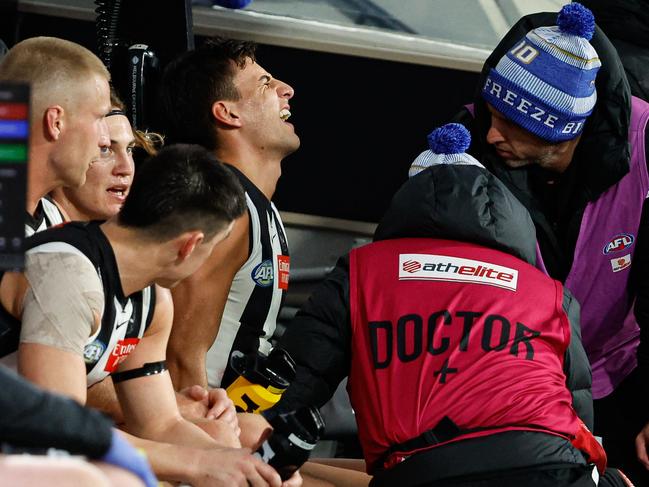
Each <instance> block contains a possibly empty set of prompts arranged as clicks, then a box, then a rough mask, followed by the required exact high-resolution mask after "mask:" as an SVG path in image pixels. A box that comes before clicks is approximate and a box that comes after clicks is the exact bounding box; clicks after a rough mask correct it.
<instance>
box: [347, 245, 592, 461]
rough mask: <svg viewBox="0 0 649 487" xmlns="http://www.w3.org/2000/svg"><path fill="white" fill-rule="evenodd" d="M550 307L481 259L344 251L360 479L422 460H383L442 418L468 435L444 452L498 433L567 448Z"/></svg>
mask: <svg viewBox="0 0 649 487" xmlns="http://www.w3.org/2000/svg"><path fill="white" fill-rule="evenodd" d="M562 303H563V288H562V286H561V284H560V283H559V282H557V281H554V280H552V279H550V278H548V277H547V276H545V275H544V274H543V273H542V272H541V271H539V270H538V269H535V268H534V267H533V266H531V265H529V264H527V263H525V262H523V261H521V260H519V259H517V258H515V257H513V256H511V255H508V254H505V253H502V252H499V251H496V250H493V249H489V248H486V247H481V246H477V245H473V244H465V243H460V242H452V241H448V240H437V239H399V240H386V241H380V242H376V243H373V244H370V245H367V246H364V247H361V248H358V249H355V250H352V252H351V254H350V312H351V326H352V345H351V347H352V348H351V366H350V371H351V372H350V376H349V384H348V391H349V392H350V398H351V402H352V405H353V407H354V409H355V412H356V416H357V423H358V429H359V438H360V442H361V445H362V447H363V453H364V456H365V460H366V464H367V466H368V471H370V472H372V471H374V470H375V469H377V468H380V467H389V466H392V465H394V464H396V463H397V462H399V461H401V460H403V459H404V458H405V457H406V456H407V455H409V454H411V453H414V452H416V451H421V450H423V449H428V448H432V447H433V446H426V447H424V448H419V449H417V450H415V451H398V450H397V451H394V450H390V449H391V447H393V446H394V445H400V444H403V443H405V442H408V441H409V440H412V439H414V438H416V437H418V436H420V435H422V434H423V433H424V432H425V431H427V430H430V429H433V428H435V427H436V426H438V425H440V424H441V422H442V420H443V419H444V418H447V419H450V420H451V421H452V422H453V423H455V425H457V427H458V428H460V430H465V431H467V430H470V431H471V432H466V433H464V434H460V435H458V436H456V437H454V438H453V439H450V440H448V441H456V440H458V439H464V438H469V437H475V436H481V435H487V434H493V433H496V432H499V431H507V430H533V431H544V432H548V433H551V434H556V435H559V436H564V437H566V438H571V437H572V436H573V435H574V434H575V433H576V432H577V430H578V429H579V420H578V418H577V415H576V413H575V412H574V410H573V408H572V398H571V395H570V392H569V391H568V389H567V387H566V377H565V375H564V373H563V360H564V354H565V352H566V349H567V346H568V344H569V341H570V323H569V321H568V318H567V316H566V315H565V313H564V311H563V307H562ZM439 444H444V442H441V443H439ZM389 450H390V451H389Z"/></svg>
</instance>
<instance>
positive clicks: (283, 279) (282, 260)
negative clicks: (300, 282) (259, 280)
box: [277, 255, 291, 291]
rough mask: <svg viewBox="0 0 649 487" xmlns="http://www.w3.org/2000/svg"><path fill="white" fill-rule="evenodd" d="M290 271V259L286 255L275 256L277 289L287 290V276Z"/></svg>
mask: <svg viewBox="0 0 649 487" xmlns="http://www.w3.org/2000/svg"><path fill="white" fill-rule="evenodd" d="M290 269H291V258H290V257H289V256H288V255H278V256H277V278H278V279H277V280H278V282H277V288H278V289H283V290H284V291H286V290H287V289H288V274H289V271H290Z"/></svg>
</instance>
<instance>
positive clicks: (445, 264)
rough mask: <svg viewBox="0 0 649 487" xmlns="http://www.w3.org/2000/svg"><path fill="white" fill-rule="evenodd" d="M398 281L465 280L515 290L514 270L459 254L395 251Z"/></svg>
mask: <svg viewBox="0 0 649 487" xmlns="http://www.w3.org/2000/svg"><path fill="white" fill-rule="evenodd" d="M399 280H400V281H451V282H467V283H473V284H484V285H487V286H495V287H500V288H504V289H509V290H510V291H516V288H517V286H518V271H517V270H516V269H510V268H509V267H504V266H500V265H496V264H492V263H491V262H482V261H479V260H472V259H463V258H461V257H450V256H447V255H435V254H399Z"/></svg>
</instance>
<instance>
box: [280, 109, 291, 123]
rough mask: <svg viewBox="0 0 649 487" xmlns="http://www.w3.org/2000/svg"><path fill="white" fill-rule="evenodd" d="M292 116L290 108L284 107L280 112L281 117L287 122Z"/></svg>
mask: <svg viewBox="0 0 649 487" xmlns="http://www.w3.org/2000/svg"><path fill="white" fill-rule="evenodd" d="M290 116H291V112H290V111H289V110H288V108H282V110H281V111H280V112H279V118H281V119H282V120H283V121H284V122H286V121H287V120H288V119H289V117H290Z"/></svg>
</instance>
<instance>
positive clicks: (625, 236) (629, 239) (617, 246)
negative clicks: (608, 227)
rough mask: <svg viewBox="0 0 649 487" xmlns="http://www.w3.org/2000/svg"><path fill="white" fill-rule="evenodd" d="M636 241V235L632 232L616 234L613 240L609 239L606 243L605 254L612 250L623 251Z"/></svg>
mask: <svg viewBox="0 0 649 487" xmlns="http://www.w3.org/2000/svg"><path fill="white" fill-rule="evenodd" d="M634 241H635V237H634V236H633V235H631V234H630V233H621V234H619V235H616V236H615V237H613V238H612V239H611V240H609V241H608V243H607V244H606V245H604V250H603V252H604V255H606V254H609V253H611V252H621V251H623V250H627V249H628V248H629V247H631V246H632V245H633V242H634ZM611 262H612V261H611Z"/></svg>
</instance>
